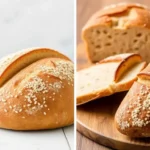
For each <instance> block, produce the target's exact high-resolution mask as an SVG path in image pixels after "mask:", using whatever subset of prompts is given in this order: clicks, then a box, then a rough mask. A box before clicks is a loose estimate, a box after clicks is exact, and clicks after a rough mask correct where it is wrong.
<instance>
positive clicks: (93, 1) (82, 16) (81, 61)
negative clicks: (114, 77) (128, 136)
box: [77, 0, 150, 150]
mask: <svg viewBox="0 0 150 150" xmlns="http://www.w3.org/2000/svg"><path fill="white" fill-rule="evenodd" d="M117 2H124V1H122V0H111V1H110V0H77V44H79V43H81V41H82V40H81V30H82V27H83V26H84V25H85V23H86V22H87V20H88V19H89V17H90V16H91V15H92V14H93V13H94V12H96V11H97V10H99V9H100V8H102V7H104V6H106V5H108V4H112V3H117ZM126 2H136V3H142V4H145V5H148V6H150V1H148V0H126ZM79 47H80V48H78V50H77V69H82V68H85V67H87V66H88V65H90V62H89V61H88V60H87V56H86V53H85V50H84V47H83V45H82V44H81V45H79ZM80 56H85V57H82V58H81V57H80ZM77 135H78V136H77V145H78V146H77V149H78V150H81V148H82V150H86V148H87V146H86V145H88V149H89V150H106V149H107V148H105V147H103V146H101V145H98V144H95V142H93V141H90V140H89V139H87V138H86V137H84V136H83V135H81V134H77ZM94 145H95V146H94ZM80 147H81V148H80Z"/></svg>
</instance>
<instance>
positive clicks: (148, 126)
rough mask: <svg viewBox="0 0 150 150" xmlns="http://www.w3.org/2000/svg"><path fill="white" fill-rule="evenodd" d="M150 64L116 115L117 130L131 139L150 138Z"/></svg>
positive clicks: (142, 72) (141, 73)
mask: <svg viewBox="0 0 150 150" xmlns="http://www.w3.org/2000/svg"><path fill="white" fill-rule="evenodd" d="M149 71H150V64H149V65H148V66H147V67H146V68H145V69H144V70H143V71H141V72H140V73H139V74H138V81H137V82H135V83H134V84H133V86H132V87H131V89H130V90H129V92H128V93H127V95H126V97H125V98H124V100H123V101H122V103H121V105H120V106H119V108H118V110H117V112H116V115H115V124H116V127H117V129H118V130H119V131H120V132H121V133H123V134H125V135H128V136H131V137H150V73H149Z"/></svg>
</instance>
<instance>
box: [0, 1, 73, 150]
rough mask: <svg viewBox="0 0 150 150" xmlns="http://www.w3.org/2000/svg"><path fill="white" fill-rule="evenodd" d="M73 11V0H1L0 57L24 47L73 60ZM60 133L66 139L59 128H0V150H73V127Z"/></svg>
mask: <svg viewBox="0 0 150 150" xmlns="http://www.w3.org/2000/svg"><path fill="white" fill-rule="evenodd" d="M73 12H74V7H73V0H64V1H63V0H13V1H10V0H1V1H0V40H1V42H0V57H3V56H5V55H7V54H10V53H13V52H15V51H18V50H21V49H24V48H29V47H50V48H53V49H57V50H60V52H63V53H64V54H66V55H67V56H69V57H70V58H71V59H72V60H73V47H74V46H73V41H74V39H73V20H74V18H73V16H74V15H73ZM64 131H65V135H66V136H65V135H64V133H63V130H62V129H58V130H47V131H37V132H14V131H9V130H2V129H1V130H0V149H2V150H18V149H21V150H26V149H28V150H50V149H51V150H68V149H69V147H71V149H73V140H74V138H73V126H70V127H66V128H65V129H64ZM66 138H67V139H66ZM67 141H68V142H69V145H70V146H69V145H68V143H67Z"/></svg>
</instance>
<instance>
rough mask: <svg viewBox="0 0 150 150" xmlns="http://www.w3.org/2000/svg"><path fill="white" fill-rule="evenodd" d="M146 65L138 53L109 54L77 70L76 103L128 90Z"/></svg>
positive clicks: (79, 103)
mask: <svg viewBox="0 0 150 150" xmlns="http://www.w3.org/2000/svg"><path fill="white" fill-rule="evenodd" d="M145 66H146V63H145V62H142V59H141V56H140V55H138V54H131V53H130V54H119V55H115V56H110V57H108V58H106V59H104V60H102V61H100V62H99V63H98V64H97V65H93V66H91V67H89V68H86V69H83V70H81V71H79V72H77V105H81V104H83V103H87V102H89V101H91V100H94V99H97V98H101V97H104V96H108V95H111V94H114V93H116V92H121V91H126V90H129V88H130V87H131V85H132V84H133V82H134V81H135V80H137V74H138V73H139V72H140V71H141V70H142V69H143V68H144V67H145Z"/></svg>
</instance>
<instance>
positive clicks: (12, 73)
mask: <svg viewBox="0 0 150 150" xmlns="http://www.w3.org/2000/svg"><path fill="white" fill-rule="evenodd" d="M43 53H44V54H43ZM12 56H13V55H12ZM3 60H5V63H4V61H3V62H1V63H2V64H4V65H3V66H4V67H3V68H4V69H3V70H0V71H1V74H2V75H3V76H1V77H0V83H2V84H1V87H0V128H5V129H13V130H41V129H53V128H59V127H63V126H68V125H71V124H73V116H74V115H73V112H74V107H73V104H74V101H73V98H74V92H73V91H74V88H73V83H74V80H73V76H74V73H73V63H72V62H71V61H70V60H69V59H68V58H67V57H66V56H64V55H63V54H60V53H58V52H56V51H54V50H50V49H47V48H37V49H31V50H28V51H24V52H23V53H22V52H21V53H20V52H19V53H17V56H16V55H15V56H13V57H9V58H7V59H3ZM6 62H9V63H6ZM12 68H13V70H12ZM6 72H7V73H9V75H8V74H6ZM2 77H4V78H5V79H6V80H3V78H2ZM8 77H9V78H8ZM68 93H69V94H68Z"/></svg>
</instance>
